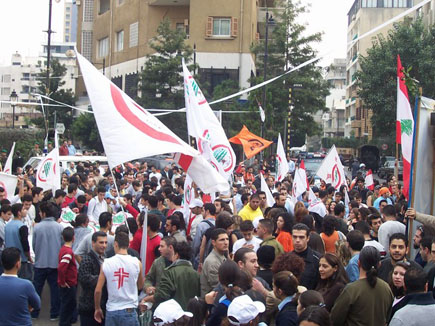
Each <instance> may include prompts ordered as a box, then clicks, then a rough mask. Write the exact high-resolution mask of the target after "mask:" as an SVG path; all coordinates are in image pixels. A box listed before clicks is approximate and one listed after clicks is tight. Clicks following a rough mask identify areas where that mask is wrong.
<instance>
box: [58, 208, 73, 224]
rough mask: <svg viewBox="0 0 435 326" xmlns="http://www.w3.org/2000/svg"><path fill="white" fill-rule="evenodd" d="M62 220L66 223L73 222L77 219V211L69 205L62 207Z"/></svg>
mask: <svg viewBox="0 0 435 326" xmlns="http://www.w3.org/2000/svg"><path fill="white" fill-rule="evenodd" d="M60 220H61V222H64V223H71V222H73V221H75V220H76V213H74V212H73V211H72V210H71V208H69V207H65V208H62V212H61V214H60Z"/></svg>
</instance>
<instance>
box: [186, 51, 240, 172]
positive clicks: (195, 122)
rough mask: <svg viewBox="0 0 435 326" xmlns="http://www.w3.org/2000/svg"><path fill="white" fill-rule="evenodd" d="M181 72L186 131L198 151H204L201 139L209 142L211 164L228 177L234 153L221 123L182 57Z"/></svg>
mask: <svg viewBox="0 0 435 326" xmlns="http://www.w3.org/2000/svg"><path fill="white" fill-rule="evenodd" d="M183 74H184V97H185V102H186V118H187V129H188V133H189V135H190V136H192V137H195V138H196V142H197V144H198V150H199V152H200V153H203V152H204V149H203V141H207V142H208V143H209V146H210V148H211V151H212V154H213V157H214V163H212V164H213V166H214V164H216V163H217V166H214V167H215V168H216V169H217V170H218V171H219V173H220V174H221V175H223V176H224V177H225V178H226V179H229V178H230V177H231V174H232V173H233V170H234V167H235V166H236V155H235V154H234V151H233V149H232V148H231V145H230V143H229V141H228V138H227V136H226V135H225V131H224V129H223V128H222V125H221V124H220V122H219V120H218V118H217V117H216V115H215V114H214V113H213V111H212V109H211V108H210V106H209V105H208V102H207V100H206V99H205V97H204V94H203V93H202V92H201V89H200V88H199V85H198V83H197V82H196V81H195V79H194V78H193V76H192V74H191V73H190V71H189V69H187V66H186V64H185V62H184V59H183ZM221 115H222V113H221Z"/></svg>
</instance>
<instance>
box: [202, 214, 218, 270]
mask: <svg viewBox="0 0 435 326" xmlns="http://www.w3.org/2000/svg"><path fill="white" fill-rule="evenodd" d="M201 222H205V223H207V224H208V225H209V228H208V229H207V230H205V232H204V234H203V235H202V237H205V239H206V245H205V250H204V261H205V259H206V258H207V256H208V255H209V253H211V251H212V250H213V246H212V244H211V235H212V233H213V230H214V229H215V228H216V227H215V226H214V225H213V223H211V222H210V221H208V220H202V221H201ZM202 239H203V238H201V242H202Z"/></svg>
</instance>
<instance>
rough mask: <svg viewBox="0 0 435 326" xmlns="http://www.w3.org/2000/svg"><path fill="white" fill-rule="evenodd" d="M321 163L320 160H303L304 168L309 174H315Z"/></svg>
mask: <svg viewBox="0 0 435 326" xmlns="http://www.w3.org/2000/svg"><path fill="white" fill-rule="evenodd" d="M321 164H322V160H305V170H306V171H307V172H309V174H315V173H316V172H317V170H318V169H319V167H320V165H321Z"/></svg>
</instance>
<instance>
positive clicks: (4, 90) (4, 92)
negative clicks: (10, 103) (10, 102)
mask: <svg viewBox="0 0 435 326" xmlns="http://www.w3.org/2000/svg"><path fill="white" fill-rule="evenodd" d="M2 95H7V96H10V95H11V89H10V88H9V87H3V88H2Z"/></svg>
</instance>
